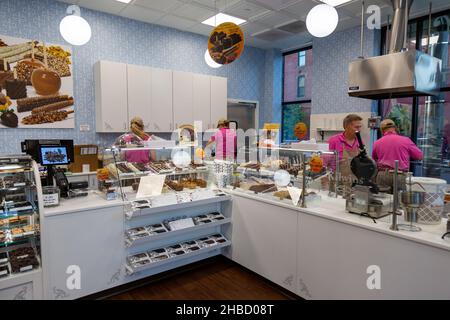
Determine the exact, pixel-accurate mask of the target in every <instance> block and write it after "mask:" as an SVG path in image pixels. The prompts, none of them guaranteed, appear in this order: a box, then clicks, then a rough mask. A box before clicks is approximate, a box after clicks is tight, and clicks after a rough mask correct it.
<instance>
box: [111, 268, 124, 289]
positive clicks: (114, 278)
mask: <svg viewBox="0 0 450 320" xmlns="http://www.w3.org/2000/svg"><path fill="white" fill-rule="evenodd" d="M121 274H122V269H119V270H117V272H116V273H114V274H113V275H112V276H111V279H110V280H109V282H108V285H109V286H110V285H113V284H114V283H117V282H119V281H120V275H121Z"/></svg>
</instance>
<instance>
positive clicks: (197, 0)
mask: <svg viewBox="0 0 450 320" xmlns="http://www.w3.org/2000/svg"><path fill="white" fill-rule="evenodd" d="M240 1H241V0H217V1H215V0H193V1H192V3H193V4H199V5H202V6H204V7H207V8H209V9H211V10H214V11H221V10H224V9H226V8H229V7H231V6H233V5H235V4H236V3H238V2H240Z"/></svg>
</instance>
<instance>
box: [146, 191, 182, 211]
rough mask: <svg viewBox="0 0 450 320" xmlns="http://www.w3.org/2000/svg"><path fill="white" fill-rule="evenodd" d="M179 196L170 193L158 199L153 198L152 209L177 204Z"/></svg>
mask: <svg viewBox="0 0 450 320" xmlns="http://www.w3.org/2000/svg"><path fill="white" fill-rule="evenodd" d="M177 203H178V200H177V196H176V195H175V194H174V193H169V194H165V195H160V196H157V197H152V199H151V205H152V207H153V208H154V207H162V206H168V205H172V204H177Z"/></svg>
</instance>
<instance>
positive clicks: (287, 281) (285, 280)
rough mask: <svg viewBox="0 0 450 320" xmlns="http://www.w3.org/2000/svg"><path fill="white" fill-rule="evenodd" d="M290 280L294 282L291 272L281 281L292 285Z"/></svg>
mask: <svg viewBox="0 0 450 320" xmlns="http://www.w3.org/2000/svg"><path fill="white" fill-rule="evenodd" d="M292 282H294V276H293V275H292V274H291V275H290V276H289V277H287V278H286V279H284V281H283V283H284V284H285V285H287V286H289V287H292Z"/></svg>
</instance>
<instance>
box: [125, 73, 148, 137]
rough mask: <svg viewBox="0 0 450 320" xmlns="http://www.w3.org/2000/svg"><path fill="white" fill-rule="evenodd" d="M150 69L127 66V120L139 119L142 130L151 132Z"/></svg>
mask: <svg viewBox="0 0 450 320" xmlns="http://www.w3.org/2000/svg"><path fill="white" fill-rule="evenodd" d="M151 105H152V68H149V67H142V66H135V65H130V64H129V65H128V119H129V120H131V119H133V118H134V117H141V118H142V120H143V122H144V130H145V131H150V130H151V120H152V113H151Z"/></svg>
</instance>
